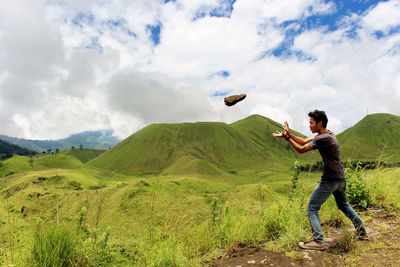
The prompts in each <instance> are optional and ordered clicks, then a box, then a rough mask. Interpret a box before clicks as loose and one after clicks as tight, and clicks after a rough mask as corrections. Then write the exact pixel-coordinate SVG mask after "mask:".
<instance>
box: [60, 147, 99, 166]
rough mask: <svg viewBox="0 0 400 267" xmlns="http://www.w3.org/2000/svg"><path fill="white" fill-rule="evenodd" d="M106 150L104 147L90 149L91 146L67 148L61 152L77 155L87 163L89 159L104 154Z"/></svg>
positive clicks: (76, 156)
mask: <svg viewBox="0 0 400 267" xmlns="http://www.w3.org/2000/svg"><path fill="white" fill-rule="evenodd" d="M105 151H106V150H104V149H89V148H83V149H67V150H61V151H60V153H61V154H64V155H68V156H72V157H75V158H77V159H79V160H80V161H81V162H82V163H86V162H88V161H89V160H92V159H94V158H96V157H98V156H99V155H101V154H103V153H104V152H105Z"/></svg>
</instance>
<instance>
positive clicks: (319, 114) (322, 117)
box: [308, 109, 328, 128]
mask: <svg viewBox="0 0 400 267" xmlns="http://www.w3.org/2000/svg"><path fill="white" fill-rule="evenodd" d="M308 117H311V118H313V119H314V120H315V122H316V123H318V122H320V121H321V122H322V126H324V128H326V125H328V117H327V116H326V114H325V111H322V110H318V109H316V110H314V111H310V112H309V113H308Z"/></svg>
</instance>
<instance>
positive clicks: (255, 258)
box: [206, 209, 400, 267]
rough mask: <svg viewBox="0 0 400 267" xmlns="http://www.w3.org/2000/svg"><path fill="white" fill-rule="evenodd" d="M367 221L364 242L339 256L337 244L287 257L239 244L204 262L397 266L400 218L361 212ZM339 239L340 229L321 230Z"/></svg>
mask: <svg viewBox="0 0 400 267" xmlns="http://www.w3.org/2000/svg"><path fill="white" fill-rule="evenodd" d="M361 213H362V214H364V215H365V216H366V217H367V218H368V219H367V220H365V226H366V228H367V231H368V237H369V240H368V241H361V240H355V239H352V240H353V242H354V243H353V244H354V246H353V248H352V249H351V250H350V251H349V252H343V250H342V248H341V247H340V246H339V244H332V246H331V247H330V248H328V249H327V250H326V251H311V250H302V249H300V248H299V249H297V250H294V251H291V252H290V253H288V254H289V255H290V256H291V257H289V256H287V255H286V254H285V253H284V252H276V251H268V250H265V249H263V247H265V243H260V245H259V246H258V247H246V246H245V245H243V244H240V245H239V246H237V247H235V248H230V249H229V250H228V251H226V252H225V256H223V257H221V258H220V259H215V260H213V261H211V262H208V263H207V264H206V265H208V266H221V267H222V266H223V267H228V266H231V267H239V266H241V267H244V266H306V267H308V266H318V267H319V266H400V218H399V213H398V212H388V211H384V210H380V209H370V210H368V211H365V212H361ZM325 230H329V232H330V233H331V234H332V233H333V234H334V236H337V237H339V238H340V237H341V236H342V235H344V233H343V230H341V229H340V228H337V229H335V228H331V229H324V231H325Z"/></svg>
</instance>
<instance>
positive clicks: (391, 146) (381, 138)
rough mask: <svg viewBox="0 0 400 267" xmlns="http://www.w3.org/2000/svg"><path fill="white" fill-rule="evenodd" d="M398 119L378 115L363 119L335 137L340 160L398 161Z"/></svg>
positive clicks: (381, 114) (397, 117)
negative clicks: (379, 159) (378, 159)
mask: <svg viewBox="0 0 400 267" xmlns="http://www.w3.org/2000/svg"><path fill="white" fill-rule="evenodd" d="M399 133H400V117H399V116H396V115H392V114H385V113H378V114H372V115H368V116H366V117H364V118H363V119H362V120H361V121H359V122H358V123H357V124H356V125H354V126H353V127H351V128H349V129H347V130H345V131H344V132H342V133H340V134H338V135H337V138H338V140H339V142H340V144H341V146H340V149H341V154H342V159H343V160H346V159H353V160H376V159H377V158H378V157H379V156H380V155H381V154H382V158H383V159H384V160H385V161H389V162H395V161H400V135H399Z"/></svg>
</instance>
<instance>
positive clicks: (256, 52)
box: [0, 0, 400, 139]
mask: <svg viewBox="0 0 400 267" xmlns="http://www.w3.org/2000/svg"><path fill="white" fill-rule="evenodd" d="M399 62H400V3H399V1H398V0H387V1H368V0H357V1H353V0H347V1H344V0H342V1H325V0H296V1H292V0H271V1H265V0H236V1H235V0H174V1H172V0H170V1H166V0H157V1H144V0H143V1H121V2H118V3H115V2H112V1H108V0H102V1H94V0H93V1H92V0H90V1H82V2H77V1H76V2H71V1H63V0H50V1H44V0H43V1H39V2H35V3H32V2H31V1H28V0H21V1H18V2H15V3H14V2H13V3H12V4H10V3H8V4H5V3H1V4H0V66H1V68H0V94H1V98H0V114H1V115H0V133H1V134H7V135H11V136H17V137H24V138H35V139H55V138H63V137H65V136H68V135H69V134H72V133H77V132H81V131H86V130H98V129H113V130H114V131H115V134H116V135H118V136H119V137H121V138H124V137H127V136H129V135H130V134H132V133H133V132H135V131H137V130H138V129H140V128H142V127H144V126H146V125H148V124H150V123H153V122H171V123H173V122H193V121H224V122H227V123H231V122H234V121H236V120H239V119H242V118H244V117H246V116H249V115H251V114H254V113H257V114H260V115H263V116H266V117H269V118H271V119H273V120H275V121H278V122H281V121H283V120H288V121H289V123H290V124H291V126H292V127H293V128H294V129H296V130H298V131H301V132H303V133H304V134H307V135H309V134H310V133H309V131H308V129H307V116H306V115H307V113H308V111H310V110H313V109H315V108H319V109H323V110H326V112H327V114H328V117H329V118H330V121H329V124H328V126H329V127H328V128H331V129H332V130H334V131H335V132H337V133H339V132H341V131H343V130H345V129H346V128H348V127H350V126H352V125H354V124H355V123H356V122H358V121H359V120H360V119H362V118H363V117H364V116H365V115H366V114H369V113H377V112H386V113H392V114H395V115H400V107H399V105H398V102H399V101H400V63H399ZM240 93H246V94H247V98H246V100H245V101H242V102H241V103H240V104H238V105H235V106H233V107H230V108H228V107H226V106H224V105H223V98H224V97H225V96H227V95H229V94H240Z"/></svg>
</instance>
